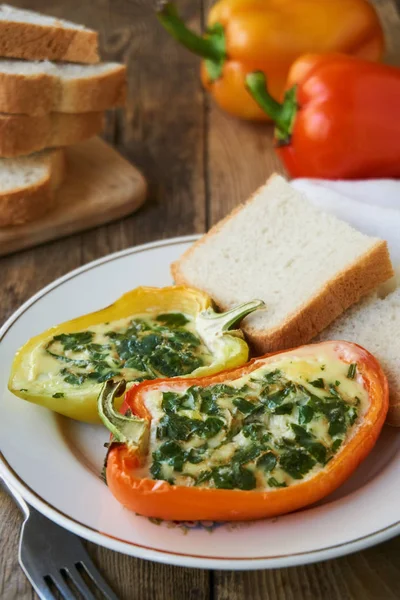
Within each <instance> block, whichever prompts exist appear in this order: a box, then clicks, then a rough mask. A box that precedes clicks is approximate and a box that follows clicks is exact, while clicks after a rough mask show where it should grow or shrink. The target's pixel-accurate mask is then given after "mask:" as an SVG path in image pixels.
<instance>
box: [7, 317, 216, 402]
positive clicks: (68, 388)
mask: <svg viewBox="0 0 400 600" xmlns="http://www.w3.org/2000/svg"><path fill="white" fill-rule="evenodd" d="M168 314H172V313H168ZM173 314H177V313H173ZM178 314H180V315H182V313H178ZM182 316H183V317H184V319H185V320H186V322H185V323H184V324H183V325H181V326H179V327H169V326H168V325H167V324H162V323H159V322H157V321H156V318H157V315H153V316H149V315H148V314H143V315H135V316H131V317H127V318H123V319H119V320H116V321H112V322H108V323H101V324H98V325H92V326H90V327H88V328H86V329H82V330H80V331H78V332H74V333H68V334H65V337H64V338H63V336H62V335H61V336H60V335H59V336H55V337H49V338H47V339H44V340H42V341H41V342H40V343H38V344H37V345H36V346H35V347H34V348H33V350H32V351H31V352H29V353H26V354H25V355H24V356H23V359H22V364H21V368H20V369H19V372H18V373H17V374H16V376H15V378H14V386H15V388H17V389H18V388H19V389H20V391H22V392H28V393H31V394H49V395H54V394H61V395H63V394H64V393H65V395H67V394H68V395H80V394H82V393H83V392H85V391H87V390H89V391H91V390H94V392H95V393H98V392H99V390H100V388H101V385H102V384H103V382H104V381H106V380H107V379H109V378H111V377H112V378H113V379H116V380H118V379H125V380H127V381H128V382H131V381H137V380H138V379H139V380H140V379H153V378H155V377H159V376H163V373H162V372H160V371H159V370H157V368H153V366H152V362H151V360H149V361H147V360H146V353H145V352H144V351H143V352H137V353H135V351H134V349H133V350H132V349H130V346H129V344H130V343H131V340H133V338H135V337H136V339H139V340H140V341H143V340H145V339H146V337H147V336H150V335H151V334H153V333H154V331H156V330H157V327H158V328H160V327H161V326H162V327H163V333H162V336H163V340H164V341H166V345H165V346H163V352H165V353H166V354H168V351H169V348H168V340H170V339H172V338H173V336H174V335H176V333H177V332H178V335H180V334H181V333H182V332H183V334H185V332H188V334H191V335H192V336H195V337H196V339H197V340H198V345H192V346H190V344H189V345H188V346H187V348H186V349H185V351H186V350H187V351H188V353H190V354H191V356H192V358H193V361H194V363H196V361H197V362H198V364H197V366H203V365H207V364H210V363H211V362H212V356H211V353H210V352H209V350H208V349H207V347H206V346H205V345H204V344H203V343H202V342H201V340H200V338H199V337H198V334H197V331H196V323H195V320H194V319H193V318H192V317H191V316H188V315H182ZM138 322H141V323H143V324H144V325H145V326H148V327H149V328H150V329H149V331H143V332H139V333H138V332H134V333H133V334H132V335H131V336H130V335H129V331H130V328H131V327H132V323H138ZM156 333H157V331H156ZM85 335H86V339H85ZM116 336H120V340H122V344H120V345H119V340H118V339H117V337H116ZM124 337H125V338H126V339H122V338H124ZM60 338H61V339H60ZM74 338H75V339H76V340H77V343H76V344H74V343H73V342H74ZM71 340H72V342H71ZM80 340H81V341H82V340H83V341H82V343H80ZM172 349H173V351H175V352H176V354H179V353H180V350H175V349H174V348H173V347H172ZM153 350H154V349H151V348H150V349H149V351H148V355H149V356H150V354H151V352H153ZM143 356H144V357H145V361H144V363H143V361H142V360H141V358H143ZM153 356H154V354H153ZM137 357H139V360H136V359H137ZM160 357H161V358H160V360H163V358H162V355H161V353H160ZM188 360H190V357H189V359H188ZM194 363H193V364H194ZM187 364H190V363H187ZM197 366H196V367H195V368H197ZM159 368H162V367H160V366H159ZM191 370H193V369H190V370H189V372H191ZM180 374H186V373H185V372H182V373H180V372H178V373H177V375H180Z"/></svg>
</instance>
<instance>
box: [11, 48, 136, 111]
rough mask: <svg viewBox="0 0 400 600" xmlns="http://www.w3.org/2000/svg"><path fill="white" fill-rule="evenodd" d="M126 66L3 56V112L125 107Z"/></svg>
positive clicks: (98, 109) (99, 109) (90, 109)
mask: <svg viewBox="0 0 400 600" xmlns="http://www.w3.org/2000/svg"><path fill="white" fill-rule="evenodd" d="M125 97H126V67H125V66H124V65H120V64H118V63H98V64H97V65H75V64H71V63H53V62H50V61H42V62H37V61H36V62H35V61H24V60H17V59H10V60H5V59H0V112H5V113H13V114H14V113H25V114H30V115H43V114H45V113H49V112H64V113H84V112H93V111H102V110H106V109H108V108H112V107H114V106H122V105H123V104H124V103H125Z"/></svg>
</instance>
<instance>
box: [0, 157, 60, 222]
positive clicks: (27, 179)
mask: <svg viewBox="0 0 400 600" xmlns="http://www.w3.org/2000/svg"><path fill="white" fill-rule="evenodd" d="M64 176H65V156H64V150H62V149H60V148H56V149H54V150H44V151H43V152H38V153H36V154H32V155H31V156H23V157H20V158H2V159H0V227H5V226H9V225H20V224H22V223H28V222H30V221H33V220H35V219H38V218H40V217H41V216H42V215H44V214H45V213H46V212H47V211H49V210H50V209H51V208H52V206H53V200H54V192H55V190H56V189H57V188H58V187H59V186H60V185H61V183H62V182H63V180H64Z"/></svg>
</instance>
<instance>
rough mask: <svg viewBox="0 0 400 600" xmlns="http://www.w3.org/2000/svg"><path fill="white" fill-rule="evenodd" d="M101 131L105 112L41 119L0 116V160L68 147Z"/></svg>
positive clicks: (49, 115)
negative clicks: (57, 147)
mask: <svg viewBox="0 0 400 600" xmlns="http://www.w3.org/2000/svg"><path fill="white" fill-rule="evenodd" d="M102 128H103V113H102V112H90V113H76V114H67V113H57V112H54V113H48V114H46V115H42V116H33V115H10V114H6V113H0V156H1V157H6V158H9V157H14V156H21V155H24V154H32V153H33V152H37V151H39V150H43V149H44V148H52V147H56V146H69V145H71V144H76V143H78V142H80V141H82V140H85V139H87V138H90V137H92V136H94V135H97V134H98V133H100V131H101V130H102Z"/></svg>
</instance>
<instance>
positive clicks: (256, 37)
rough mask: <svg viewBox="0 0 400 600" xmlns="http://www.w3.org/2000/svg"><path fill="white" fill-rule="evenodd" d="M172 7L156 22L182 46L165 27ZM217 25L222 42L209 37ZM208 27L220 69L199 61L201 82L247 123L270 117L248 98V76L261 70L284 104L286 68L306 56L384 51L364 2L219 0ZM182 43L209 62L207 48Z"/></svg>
mask: <svg viewBox="0 0 400 600" xmlns="http://www.w3.org/2000/svg"><path fill="white" fill-rule="evenodd" d="M170 6H171V5H170V4H167V5H165V3H164V4H163V6H162V7H161V9H160V13H159V18H160V20H161V22H162V23H163V25H164V26H167V28H168V30H169V32H170V33H171V34H172V35H174V36H175V37H176V39H178V40H179V41H180V42H181V43H183V44H185V40H183V39H182V37H180V36H179V33H178V32H177V31H176V28H175V31H174V30H173V27H169V23H168V7H170ZM166 21H167V23H166ZM216 26H217V27H220V28H221V31H222V36H223V37H222V42H221V38H218V36H216V37H215V38H213V36H214V35H215V33H214V28H215V27H216ZM208 28H209V30H208V31H209V33H208V34H207V33H206V35H205V38H206V39H211V40H213V39H214V40H216V39H217V38H218V48H217V51H216V52H214V56H215V57H217V58H216V63H217V64H219V65H220V67H221V68H220V69H217V72H216V73H215V71H213V70H210V63H209V62H208V61H207V60H203V61H202V64H201V80H202V83H203V85H204V87H205V88H206V89H207V90H208V91H209V92H210V93H211V95H212V96H213V98H214V100H215V101H216V103H217V104H218V105H219V106H220V107H221V108H223V109H224V110H225V111H227V112H228V113H230V114H232V115H235V116H236V117H241V118H243V119H249V120H260V121H265V120H269V117H268V116H267V115H266V114H265V112H264V111H262V110H261V109H260V107H259V106H258V105H257V103H256V102H255V101H254V100H253V99H252V98H251V97H250V96H249V94H248V92H247V90H246V88H245V77H246V74H248V73H250V72H252V71H262V72H263V73H264V74H265V76H266V77H267V80H268V85H269V88H270V90H271V94H272V95H273V96H274V97H275V98H277V99H278V100H282V98H283V90H284V87H285V81H286V78H287V75H288V72H289V69H290V66H291V64H292V63H293V61H294V60H296V59H297V58H298V57H299V56H300V55H302V54H304V53H306V52H318V53H326V52H344V53H346V54H351V55H354V56H358V57H360V58H364V59H366V60H373V61H375V60H379V59H380V58H381V57H382V54H383V50H384V37H383V32H382V27H381V25H380V22H379V19H378V17H377V14H376V12H375V9H374V8H373V7H372V6H371V4H370V3H369V2H367V1H366V0H329V1H325V2H324V1H321V0H296V1H294V0H219V2H216V3H215V4H214V6H213V7H212V8H211V10H210V13H209V16H208ZM210 32H212V34H211V33H210ZM203 39H204V38H203ZM186 45H187V47H189V48H190V50H191V51H193V52H196V53H197V54H199V55H200V56H203V57H205V58H210V57H207V56H206V54H205V50H206V49H204V48H197V49H196V47H195V45H194V44H190V45H188V44H186ZM211 54H212V52H211ZM218 57H219V60H218Z"/></svg>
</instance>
